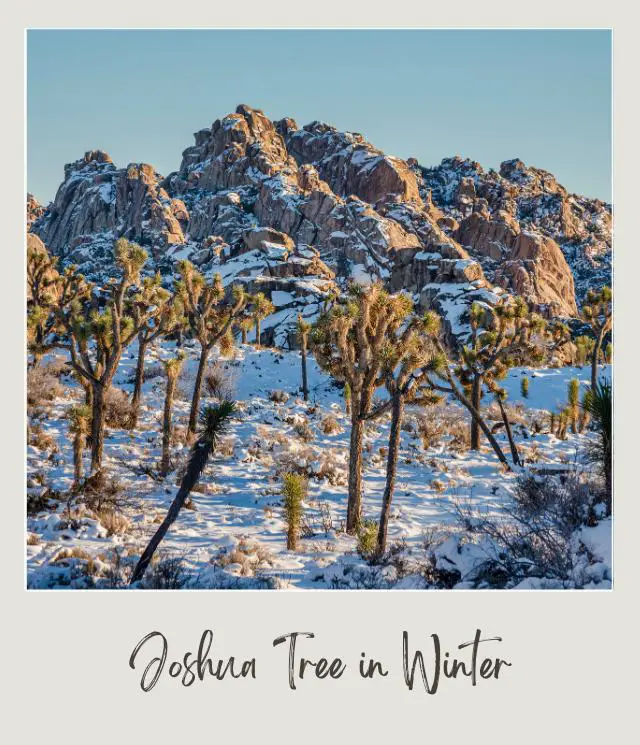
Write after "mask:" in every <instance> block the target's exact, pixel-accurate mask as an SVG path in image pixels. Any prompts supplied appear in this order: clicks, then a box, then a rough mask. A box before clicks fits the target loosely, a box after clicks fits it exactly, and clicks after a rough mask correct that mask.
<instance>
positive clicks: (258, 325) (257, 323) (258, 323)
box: [256, 318, 261, 347]
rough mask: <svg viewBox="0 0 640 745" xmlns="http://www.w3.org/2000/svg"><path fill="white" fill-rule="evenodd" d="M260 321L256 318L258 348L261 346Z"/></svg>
mask: <svg viewBox="0 0 640 745" xmlns="http://www.w3.org/2000/svg"><path fill="white" fill-rule="evenodd" d="M260 336H261V334H260V319H259V318H256V347H259V346H260Z"/></svg>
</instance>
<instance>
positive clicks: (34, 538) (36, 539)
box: [27, 533, 42, 546]
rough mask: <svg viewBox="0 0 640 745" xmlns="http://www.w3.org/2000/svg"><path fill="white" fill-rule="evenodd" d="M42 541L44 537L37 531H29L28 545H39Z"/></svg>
mask: <svg viewBox="0 0 640 745" xmlns="http://www.w3.org/2000/svg"><path fill="white" fill-rule="evenodd" d="M41 543H42V539H41V538H40V536H39V535H38V534H37V533H27V546H38V545H40V544H41Z"/></svg>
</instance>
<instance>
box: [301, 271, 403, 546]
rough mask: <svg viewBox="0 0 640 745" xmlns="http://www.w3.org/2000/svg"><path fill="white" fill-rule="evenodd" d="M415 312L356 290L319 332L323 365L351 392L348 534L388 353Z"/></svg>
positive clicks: (395, 300) (371, 291) (377, 290)
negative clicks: (364, 443) (391, 341)
mask: <svg viewBox="0 0 640 745" xmlns="http://www.w3.org/2000/svg"><path fill="white" fill-rule="evenodd" d="M411 309H412V303H411V300H410V299H409V298H408V297H407V296H404V295H390V294H389V293H388V292H386V291H385V290H384V289H383V288H382V286H381V285H380V284H374V285H372V286H371V287H370V288H363V287H360V286H358V285H352V286H351V287H350V288H349V290H348V291H347V293H346V294H345V295H344V296H342V297H340V298H339V299H338V300H337V301H336V302H335V304H334V305H333V307H331V308H330V310H328V311H327V312H326V313H322V314H321V316H320V318H319V320H318V322H317V324H316V326H315V327H314V330H313V341H314V352H315V358H316V360H317V362H318V364H319V365H320V366H321V367H322V368H323V369H324V370H326V371H327V372H328V373H329V374H330V375H331V376H332V377H333V378H334V379H336V380H339V381H342V382H344V383H345V384H347V385H348V386H349V394H350V409H351V436H350V441H349V498H348V504H347V532H349V533H352V534H353V533H356V532H357V528H358V524H359V522H360V515H361V499H362V439H363V434H364V424H365V421H366V420H367V419H368V418H371V416H370V415H371V414H372V404H373V393H374V391H375V389H376V388H378V387H379V386H381V385H384V383H385V376H386V370H385V368H384V363H385V360H384V354H383V350H385V349H386V348H387V347H388V344H389V338H391V335H393V334H395V333H396V332H397V331H398V329H399V328H400V327H401V326H402V325H403V323H404V322H405V321H406V319H407V317H408V315H409V313H410V312H411Z"/></svg>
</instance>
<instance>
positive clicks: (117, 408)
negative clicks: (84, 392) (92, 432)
mask: <svg viewBox="0 0 640 745" xmlns="http://www.w3.org/2000/svg"><path fill="white" fill-rule="evenodd" d="M104 404H105V424H106V425H107V426H108V427H113V428H114V429H126V428H127V427H128V426H129V421H130V420H131V404H130V403H129V396H127V394H126V393H125V392H124V391H123V390H121V389H120V388H115V387H113V386H112V387H111V388H109V389H108V391H107V393H106V394H105V397H104Z"/></svg>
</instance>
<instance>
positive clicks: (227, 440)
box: [216, 437, 236, 458]
mask: <svg viewBox="0 0 640 745" xmlns="http://www.w3.org/2000/svg"><path fill="white" fill-rule="evenodd" d="M235 452H236V441H235V439H234V438H233V437H224V438H223V439H221V440H220V441H219V442H218V444H217V445H216V455H222V456H224V457H225V458H231V457H232V456H233V455H234V454H235Z"/></svg>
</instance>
